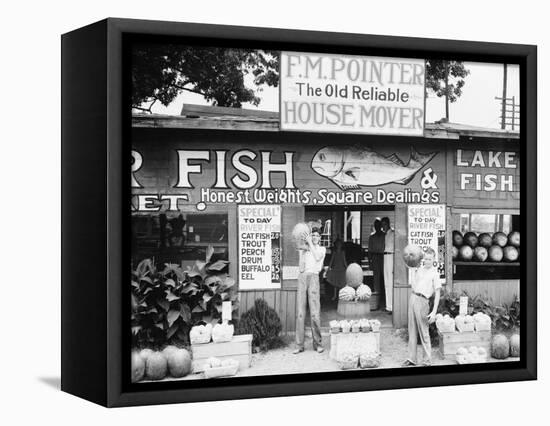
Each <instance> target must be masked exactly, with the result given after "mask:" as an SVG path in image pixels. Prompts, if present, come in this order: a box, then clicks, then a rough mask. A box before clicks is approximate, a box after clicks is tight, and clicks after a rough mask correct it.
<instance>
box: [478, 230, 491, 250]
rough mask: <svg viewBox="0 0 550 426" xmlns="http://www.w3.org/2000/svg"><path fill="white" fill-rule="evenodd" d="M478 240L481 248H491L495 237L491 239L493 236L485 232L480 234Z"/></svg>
mask: <svg viewBox="0 0 550 426" xmlns="http://www.w3.org/2000/svg"><path fill="white" fill-rule="evenodd" d="M477 239H478V245H479V246H481V247H485V248H487V249H488V248H489V247H491V246H492V245H493V237H491V234H489V233H487V232H484V233H483V234H479V237H478V238H477Z"/></svg>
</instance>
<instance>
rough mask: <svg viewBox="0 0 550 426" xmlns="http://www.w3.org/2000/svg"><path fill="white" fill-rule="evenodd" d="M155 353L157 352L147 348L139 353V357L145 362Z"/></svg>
mask: <svg viewBox="0 0 550 426" xmlns="http://www.w3.org/2000/svg"><path fill="white" fill-rule="evenodd" d="M154 353H155V352H154V351H153V350H152V349H149V348H145V349H142V350H141V351H140V352H139V356H140V357H142V358H143V361H147V358H149V357H150V356H151V355H152V354H154Z"/></svg>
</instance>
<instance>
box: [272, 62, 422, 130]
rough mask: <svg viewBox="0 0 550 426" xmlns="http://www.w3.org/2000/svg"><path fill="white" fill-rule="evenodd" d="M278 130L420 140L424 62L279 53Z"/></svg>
mask: <svg viewBox="0 0 550 426" xmlns="http://www.w3.org/2000/svg"><path fill="white" fill-rule="evenodd" d="M280 81H281V89H280V93H281V97H280V103H281V104H280V114H281V118H280V120H281V123H280V124H281V130H292V131H300V130H301V131H314V132H336V133H368V134H382V135H409V136H422V135H423V132H424V121H425V117H424V97H425V88H424V82H425V61H424V60H420V59H410V58H408V59H403V58H378V57H367V56H351V55H330V54H323V53H302V52H281V76H280Z"/></svg>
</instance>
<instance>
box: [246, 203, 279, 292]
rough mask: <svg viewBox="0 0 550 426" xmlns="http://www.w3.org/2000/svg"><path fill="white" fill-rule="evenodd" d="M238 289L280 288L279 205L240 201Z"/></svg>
mask: <svg viewBox="0 0 550 426" xmlns="http://www.w3.org/2000/svg"><path fill="white" fill-rule="evenodd" d="M238 216H239V229H238V232H239V234H238V239H239V289H240V290H255V289H261V290H264V289H278V288H281V275H282V274H281V206H280V205H269V204H241V205H239V208H238Z"/></svg>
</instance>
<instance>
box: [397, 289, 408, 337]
mask: <svg viewBox="0 0 550 426" xmlns="http://www.w3.org/2000/svg"><path fill="white" fill-rule="evenodd" d="M410 295H411V288H410V287H409V286H401V287H394V288H393V326H394V327H395V328H404V327H407V324H408V317H407V315H408V307H409V297H410Z"/></svg>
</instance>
